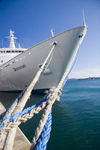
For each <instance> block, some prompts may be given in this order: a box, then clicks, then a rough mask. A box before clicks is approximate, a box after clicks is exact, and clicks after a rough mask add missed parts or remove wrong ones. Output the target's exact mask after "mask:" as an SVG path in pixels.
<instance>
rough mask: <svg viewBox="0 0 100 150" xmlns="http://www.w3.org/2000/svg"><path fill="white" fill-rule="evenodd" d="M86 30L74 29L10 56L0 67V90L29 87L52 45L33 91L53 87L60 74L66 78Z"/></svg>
mask: <svg viewBox="0 0 100 150" xmlns="http://www.w3.org/2000/svg"><path fill="white" fill-rule="evenodd" d="M86 32H87V27H86V26H82V27H77V28H74V29H71V30H68V31H65V32H63V33H61V34H59V35H57V36H55V37H52V38H51V39H49V40H47V41H44V42H42V43H40V44H38V45H36V46H34V47H32V48H30V49H28V50H26V51H25V52H23V53H21V54H19V55H18V56H16V57H14V58H13V59H11V60H10V61H8V62H7V63H5V64H4V65H2V66H0V91H20V90H23V89H25V88H26V86H28V85H29V83H30V82H31V80H32V79H33V77H34V76H35V74H36V72H37V71H38V69H39V67H40V65H41V64H43V62H44V60H45V58H46V57H47V55H48V53H49V51H50V50H51V47H52V43H53V42H55V41H56V42H57V45H56V47H55V49H54V51H53V54H52V58H51V60H50V64H49V66H48V68H47V69H46V70H44V72H43V73H42V75H41V77H40V79H39V81H38V82H37V84H36V86H35V88H34V90H45V89H49V88H51V87H56V86H57V85H58V83H59V82H60V80H61V78H62V76H63V74H64V73H65V72H66V76H67V75H68V72H69V71H70V68H71V65H72V63H73V61H74V59H75V56H76V54H77V51H78V48H79V45H80V44H81V42H82V40H83V38H84V36H85V34H86Z"/></svg>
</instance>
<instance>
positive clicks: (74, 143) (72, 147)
mask: <svg viewBox="0 0 100 150" xmlns="http://www.w3.org/2000/svg"><path fill="white" fill-rule="evenodd" d="M17 95H18V94H17V93H6V94H4V93H0V99H1V100H6V104H5V106H7V105H8V104H10V101H11V100H14V98H15V97H17ZM41 98H43V95H38V96H37V95H32V96H31V99H30V100H29V102H28V103H27V106H31V105H32V104H33V103H36V101H37V99H38V100H40V99H41ZM2 102H3V101H2ZM7 102H8V103H7ZM52 116H53V120H52V131H51V137H50V140H49V143H48V146H47V150H100V79H88V80H68V82H67V83H66V85H65V86H64V88H63V93H62V95H61V97H60V102H56V103H55V104H54V106H53V115H52ZM40 117H41V115H36V116H35V117H34V119H31V120H29V121H28V122H27V123H25V124H22V125H21V126H20V127H21V129H22V130H23V132H24V133H25V134H26V136H27V137H28V139H29V140H30V141H32V137H33V135H34V130H35V129H36V126H37V125H38V122H39V119H40Z"/></svg>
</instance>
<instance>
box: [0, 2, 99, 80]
mask: <svg viewBox="0 0 100 150" xmlns="http://www.w3.org/2000/svg"><path fill="white" fill-rule="evenodd" d="M83 8H84V11H85V17H86V24H87V25H88V32H87V35H86V37H85V39H84V41H83V43H82V45H81V46H80V48H79V53H78V58H77V61H76V64H75V66H74V68H73V70H72V72H71V74H70V77H87V76H100V46H99V43H100V0H69V1H68V0H0V47H2V40H3V44H4V46H7V45H8V41H7V39H5V38H4V37H5V36H7V35H8V34H9V30H10V29H12V30H14V31H15V36H17V37H18V40H17V43H18V42H20V43H21V45H22V46H23V47H31V46H33V45H35V44H37V43H40V42H42V41H44V40H46V39H48V38H49V37H50V36H51V35H50V29H51V28H53V29H54V33H55V34H58V33H60V32H63V31H65V30H67V29H70V28H73V27H76V26H80V25H82V23H83V21H82V9H83Z"/></svg>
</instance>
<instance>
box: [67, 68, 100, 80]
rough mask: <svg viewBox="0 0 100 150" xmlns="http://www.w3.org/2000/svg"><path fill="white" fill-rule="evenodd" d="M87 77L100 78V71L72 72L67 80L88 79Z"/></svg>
mask: <svg viewBox="0 0 100 150" xmlns="http://www.w3.org/2000/svg"><path fill="white" fill-rule="evenodd" d="M88 77H100V69H99V70H98V69H92V70H83V71H72V72H71V73H70V75H69V78H76V79H78V78H88Z"/></svg>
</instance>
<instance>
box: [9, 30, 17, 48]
mask: <svg viewBox="0 0 100 150" xmlns="http://www.w3.org/2000/svg"><path fill="white" fill-rule="evenodd" d="M8 38H9V39H10V44H9V48H13V49H15V48H16V47H15V39H17V38H16V37H14V31H12V30H10V36H9V37H8Z"/></svg>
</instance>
